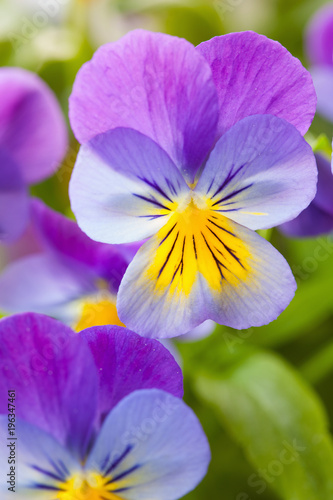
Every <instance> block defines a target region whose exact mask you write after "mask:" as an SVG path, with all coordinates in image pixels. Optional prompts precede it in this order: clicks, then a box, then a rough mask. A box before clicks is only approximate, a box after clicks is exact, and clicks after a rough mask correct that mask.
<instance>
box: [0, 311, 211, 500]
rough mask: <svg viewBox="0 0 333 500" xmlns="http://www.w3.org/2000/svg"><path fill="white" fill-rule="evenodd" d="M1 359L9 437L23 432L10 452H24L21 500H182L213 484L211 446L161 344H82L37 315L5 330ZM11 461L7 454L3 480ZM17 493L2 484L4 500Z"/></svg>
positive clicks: (14, 320)
mask: <svg viewBox="0 0 333 500" xmlns="http://www.w3.org/2000/svg"><path fill="white" fill-rule="evenodd" d="M0 350H1V356H2V360H4V361H3V363H2V364H1V366H0V372H1V377H0V387H1V394H3V395H4V397H2V398H1V406H0V413H1V416H0V423H1V433H2V435H3V436H5V435H7V434H8V422H9V421H11V422H12V423H14V425H13V426H11V429H12V431H11V432H13V434H12V435H11V436H8V437H9V438H10V439H9V440H7V441H6V444H8V445H9V444H10V443H14V444H15V445H17V452H18V459H17V462H16V467H15V471H16V477H15V479H16V481H15V482H16V488H15V492H16V494H17V495H18V496H17V498H19V499H26V498H34V499H36V500H37V499H43V500H53V499H55V498H56V499H59V500H78V499H80V500H121V499H123V500H140V499H142V500H143V499H147V498H151V499H158V500H175V499H177V498H180V497H182V496H183V495H185V494H186V493H187V492H188V491H190V490H191V489H193V488H194V487H195V486H196V485H197V484H198V483H199V482H200V481H201V479H202V478H203V476H204V475H205V473H206V470H207V466H208V463H209V460H210V451H209V445H208V443H207V439H206V437H205V434H204V432H203V430H202V428H201V425H200V423H199V422H198V420H197V418H196V417H195V415H194V414H193V412H192V410H191V409H190V408H188V407H187V406H186V405H185V404H184V403H183V402H182V400H181V399H180V398H181V396H182V375H181V370H180V369H179V367H178V365H177V363H176V362H175V360H174V359H173V357H172V356H171V355H170V353H169V352H168V351H167V350H166V349H165V348H164V347H163V346H162V345H161V344H160V343H159V342H157V341H155V340H150V339H149V340H147V339H143V338H142V337H140V336H139V335H137V334H135V333H133V332H131V331H130V330H127V329H125V328H122V327H116V326H114V327H94V328H89V329H88V330H85V331H83V332H81V333H80V334H75V333H74V332H73V331H72V330H70V329H69V328H68V327H66V326H65V325H63V324H62V323H60V322H58V321H56V320H53V319H51V318H48V317H46V316H42V315H38V314H32V313H30V314H23V315H18V316H12V317H10V318H6V319H3V320H1V321H0ZM7 395H8V396H9V398H10V399H11V396H13V395H14V398H13V399H12V401H11V402H12V404H13V405H14V406H15V412H14V413H15V415H16V419H15V418H14V419H13V418H12V413H10V412H8V401H7V397H6V396H7ZM8 415H9V417H8ZM14 438H15V440H14ZM9 452H10V449H9V448H8V447H7V446H5V445H4V446H2V447H1V451H0V461H1V470H2V471H7V470H9V469H8V454H9ZM8 481H10V478H8ZM9 487H10V483H6V481H2V483H1V498H2V499H3V500H7V499H10V498H12V495H13V493H12V491H9V490H8V488H9Z"/></svg>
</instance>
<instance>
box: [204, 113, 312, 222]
mask: <svg viewBox="0 0 333 500" xmlns="http://www.w3.org/2000/svg"><path fill="white" fill-rule="evenodd" d="M316 183H317V168H316V161H315V157H314V155H313V152H312V149H311V147H310V146H309V144H308V143H307V142H306V141H305V140H304V139H303V137H302V136H301V134H300V133H299V132H298V131H297V129H296V128H295V127H294V126H293V125H290V123H288V122H286V121H285V120H281V119H280V118H277V117H275V116H272V115H258V116H250V117H248V118H244V119H243V120H241V121H240V122H238V123H237V124H236V125H234V126H233V127H232V128H231V129H230V130H228V132H227V133H226V134H225V135H224V136H222V137H221V139H220V140H219V141H218V143H217V144H216V146H215V148H214V150H213V151H212V153H211V155H210V157H209V160H208V162H207V164H206V166H205V169H204V171H203V173H202V175H201V177H200V179H199V181H198V184H197V186H196V188H195V192H197V193H199V194H201V196H202V197H207V198H208V199H209V205H210V206H211V209H212V210H214V211H216V212H218V213H220V214H221V215H224V216H225V217H228V218H230V219H232V220H234V221H235V222H237V223H238V224H242V225H243V226H246V227H248V228H250V229H263V228H269V227H273V226H276V225H277V224H281V223H282V222H286V221H288V220H290V219H293V218H294V217H296V216H297V215H298V214H299V213H300V212H301V211H302V210H304V208H305V207H307V206H308V205H309V203H310V202H311V200H312V199H313V198H314V196H315V193H316Z"/></svg>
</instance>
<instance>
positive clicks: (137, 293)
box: [117, 216, 296, 338]
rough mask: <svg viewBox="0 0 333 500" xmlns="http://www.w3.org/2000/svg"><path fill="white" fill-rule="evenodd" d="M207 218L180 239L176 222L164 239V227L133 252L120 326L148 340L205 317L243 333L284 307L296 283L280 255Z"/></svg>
mask: <svg viewBox="0 0 333 500" xmlns="http://www.w3.org/2000/svg"><path fill="white" fill-rule="evenodd" d="M202 217H204V216H202ZM214 217H215V218H214V219H210V220H209V219H207V220H205V221H202V220H200V218H198V221H197V225H196V226H195V227H193V228H187V232H186V238H185V237H184V234H183V230H182V227H181V224H180V225H179V226H178V228H176V229H175V232H174V233H172V234H173V236H170V238H167V239H165V234H166V233H167V232H168V230H169V228H168V227H165V228H163V230H161V231H160V232H159V233H158V234H157V235H156V236H154V237H153V238H151V239H150V240H149V241H147V242H146V243H145V244H144V245H143V246H142V247H141V248H140V250H139V251H138V253H137V254H136V256H135V257H134V259H133V261H132V262H131V264H130V265H129V267H128V269H127V271H126V273H125V276H124V278H123V281H122V283H121V285H120V289H119V292H118V301H117V308H118V313H119V318H120V319H121V321H122V322H123V323H124V324H126V326H127V327H128V328H131V329H132V330H135V331H136V332H138V333H139V334H140V335H143V336H145V337H153V338H169V337H175V336H177V335H182V334H184V333H186V332H188V331H190V330H192V329H193V328H195V327H196V326H197V325H199V324H201V323H202V322H203V321H205V320H206V319H212V320H213V321H216V322H217V323H219V324H222V325H227V326H231V327H232V328H237V329H243V328H249V327H250V326H261V325H264V324H267V323H269V322H270V321H273V320H274V319H276V318H277V317H278V315H279V314H280V313H281V312H282V311H283V310H284V309H285V308H286V307H287V306H288V304H289V302H290V301H291V299H292V298H293V296H294V292H295V289H296V283H295V280H294V278H293V276H292V273H291V271H290V268H289V266H288V264H287V262H286V261H285V259H284V258H283V257H282V255H281V254H280V253H279V252H277V250H275V249H274V248H273V247H272V246H271V245H270V244H269V243H268V242H267V241H266V240H265V239H263V238H261V237H260V236H259V235H257V234H256V233H255V232H254V231H251V230H249V229H247V228H245V227H243V226H241V225H239V224H237V223H235V222H233V221H231V220H228V219H226V218H225V217H223V216H214ZM211 221H213V222H211ZM170 224H173V221H172V220H171V221H170ZM191 233H192V234H191ZM177 234H179V237H178V236H177Z"/></svg>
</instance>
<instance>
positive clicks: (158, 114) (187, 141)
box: [70, 30, 218, 181]
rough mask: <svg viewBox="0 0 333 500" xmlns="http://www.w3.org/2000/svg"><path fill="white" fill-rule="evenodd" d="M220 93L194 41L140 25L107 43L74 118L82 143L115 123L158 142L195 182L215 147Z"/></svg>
mask: <svg viewBox="0 0 333 500" xmlns="http://www.w3.org/2000/svg"><path fill="white" fill-rule="evenodd" d="M217 112H218V111H217V95H216V89H215V86H214V84H213V82H212V75H211V71H210V68H209V66H208V65H207V63H206V61H205V60H204V58H203V57H202V56H201V55H200V54H199V53H198V52H197V51H196V50H195V48H194V47H193V46H192V45H191V44H190V43H189V42H187V41H185V40H183V39H179V38H176V37H171V36H169V35H164V34H160V33H150V32H148V31H143V30H137V31H133V32H131V33H128V34H127V35H126V36H125V37H124V38H122V39H121V40H119V41H118V42H115V43H110V44H107V45H104V46H103V47H101V48H100V49H99V50H98V51H97V52H96V54H95V55H94V57H93V59H92V60H91V61H90V62H88V63H86V64H85V65H84V66H83V67H82V68H81V70H80V71H79V73H78V76H77V78H76V81H75V84H74V88H73V93H72V96H71V98H70V120H71V125H72V128H73V130H74V133H75V135H76V137H77V139H78V140H79V141H80V142H81V143H85V142H87V141H89V140H90V139H91V138H92V137H94V136H96V135H97V134H100V133H102V132H106V131H107V130H110V129H113V128H116V127H129V128H133V129H135V130H138V131H139V132H142V133H143V134H145V135H147V136H149V137H150V138H151V139H154V140H155V141H156V142H157V143H158V144H159V145H160V146H161V147H162V148H164V149H165V151H166V152H167V153H168V154H169V155H170V157H171V158H172V160H173V161H174V162H175V163H176V165H177V166H178V168H180V169H181V170H182V171H183V172H184V174H185V175H186V176H187V177H188V178H189V179H190V180H191V181H192V180H193V178H194V176H195V173H196V171H197V169H198V168H199V167H200V165H201V164H202V162H203V161H204V160H205V158H206V156H207V154H208V153H209V150H210V148H211V147H212V145H213V142H214V138H215V133H216V123H217V118H218V116H217Z"/></svg>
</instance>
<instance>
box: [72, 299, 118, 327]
mask: <svg viewBox="0 0 333 500" xmlns="http://www.w3.org/2000/svg"><path fill="white" fill-rule="evenodd" d="M100 325H118V326H125V325H124V323H122V322H121V321H120V319H119V317H118V312H117V307H116V299H115V298H114V297H113V296H111V294H108V293H106V292H103V294H102V295H100V294H98V295H96V296H95V297H88V298H87V299H85V300H83V301H82V302H81V313H80V317H79V320H78V321H77V323H76V324H75V325H74V330H75V331H77V332H80V331H81V330H84V329H85V328H90V327H91V326H100Z"/></svg>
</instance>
